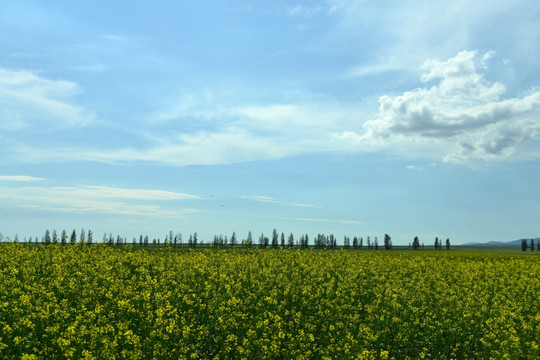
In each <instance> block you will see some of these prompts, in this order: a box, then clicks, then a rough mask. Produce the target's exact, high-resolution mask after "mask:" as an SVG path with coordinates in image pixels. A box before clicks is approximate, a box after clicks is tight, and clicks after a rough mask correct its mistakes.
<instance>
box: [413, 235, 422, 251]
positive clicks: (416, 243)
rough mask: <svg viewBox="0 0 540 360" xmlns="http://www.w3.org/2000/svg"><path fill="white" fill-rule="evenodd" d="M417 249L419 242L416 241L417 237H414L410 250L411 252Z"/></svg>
mask: <svg viewBox="0 0 540 360" xmlns="http://www.w3.org/2000/svg"><path fill="white" fill-rule="evenodd" d="M419 247H420V240H418V236H415V237H414V240H413V242H412V248H413V250H418V248H419Z"/></svg>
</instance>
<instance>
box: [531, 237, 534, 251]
mask: <svg viewBox="0 0 540 360" xmlns="http://www.w3.org/2000/svg"><path fill="white" fill-rule="evenodd" d="M531 251H534V239H531Z"/></svg>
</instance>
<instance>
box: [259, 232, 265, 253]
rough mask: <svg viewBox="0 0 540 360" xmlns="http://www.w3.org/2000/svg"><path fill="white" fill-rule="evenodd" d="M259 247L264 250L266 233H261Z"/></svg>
mask: <svg viewBox="0 0 540 360" xmlns="http://www.w3.org/2000/svg"><path fill="white" fill-rule="evenodd" d="M259 247H260V248H261V249H262V248H264V233H261V236H259Z"/></svg>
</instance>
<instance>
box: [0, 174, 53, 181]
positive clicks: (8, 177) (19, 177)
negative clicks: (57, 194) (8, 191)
mask: <svg viewBox="0 0 540 360" xmlns="http://www.w3.org/2000/svg"><path fill="white" fill-rule="evenodd" d="M42 180H45V179H44V178H40V177H35V176H28V175H0V181H14V182H33V181H42Z"/></svg>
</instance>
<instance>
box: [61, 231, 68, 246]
mask: <svg viewBox="0 0 540 360" xmlns="http://www.w3.org/2000/svg"><path fill="white" fill-rule="evenodd" d="M66 241H67V233H66V230H65V229H64V230H62V235H60V243H61V244H62V246H64V245H66Z"/></svg>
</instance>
